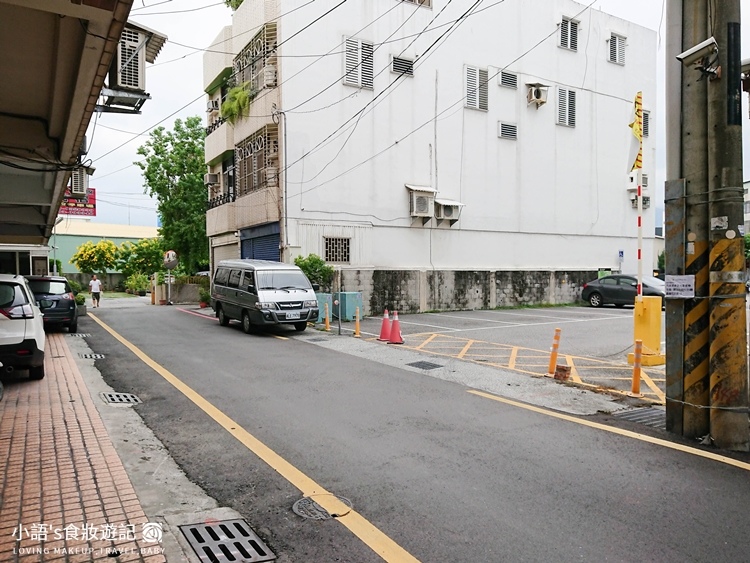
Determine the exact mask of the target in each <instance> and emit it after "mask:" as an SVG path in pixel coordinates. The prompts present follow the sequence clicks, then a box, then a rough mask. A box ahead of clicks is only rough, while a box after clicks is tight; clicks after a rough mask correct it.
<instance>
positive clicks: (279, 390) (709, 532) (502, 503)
mask: <svg viewBox="0 0 750 563" xmlns="http://www.w3.org/2000/svg"><path fill="white" fill-rule="evenodd" d="M607 312H609V311H607ZM91 313H92V316H95V317H96V318H97V319H98V320H99V321H101V322H96V320H94V318H92V317H88V318H82V319H81V322H80V331H81V332H86V333H90V335H91V336H90V337H89V338H87V341H88V343H89V346H90V347H91V349H92V350H93V351H94V352H96V353H100V354H103V355H104V356H105V358H104V359H102V360H97V361H96V367H97V368H98V369H99V370H100V371H101V372H102V374H103V376H104V378H105V380H106V381H107V383H109V385H111V386H112V387H113V388H114V389H115V390H116V391H118V392H123V393H135V394H136V395H138V396H139V397H140V398H141V399H142V401H143V403H142V404H141V405H138V406H136V407H135V408H136V410H137V412H138V413H139V414H140V416H141V417H142V418H143V420H144V421H145V423H146V424H147V425H148V426H149V427H150V428H151V429H152V430H153V431H154V433H155V434H156V435H157V436H158V438H159V439H161V441H162V442H163V443H164V444H165V446H166V447H167V448H168V450H169V452H170V453H171V455H172V456H173V457H174V459H175V460H176V461H177V463H178V464H179V465H180V467H181V468H182V469H183V470H184V472H185V473H186V475H187V476H188V477H189V478H190V479H191V480H192V481H193V482H195V483H197V484H198V485H200V486H201V487H202V488H203V489H204V490H205V491H206V492H207V493H208V494H210V495H211V496H213V497H214V498H216V499H217V501H218V502H219V503H220V504H221V505H224V506H230V507H232V508H234V509H236V510H237V511H239V512H240V513H241V514H242V515H243V517H244V518H245V519H246V520H247V521H248V522H249V524H250V526H251V527H252V528H253V529H254V530H255V531H256V532H258V533H259V534H260V535H261V537H262V538H263V539H264V541H266V543H267V544H268V546H269V547H270V548H271V549H272V550H273V551H274V552H275V553H276V555H277V556H278V557H279V561H312V562H318V561H320V562H328V561H346V562H356V563H359V562H368V561H382V560H383V559H385V560H389V561H413V560H417V561H424V562H428V561H429V562H440V563H442V562H447V561H456V562H469V561H471V562H488V563H490V562H502V561H639V562H641V561H663V562H669V561H675V562H680V563H682V562H684V561H711V562H717V561H732V562H736V561H744V560H747V557H748V555H747V554H748V553H750V535H748V533H747V525H746V522H747V517H746V512H747V506H749V505H750V487H748V475H749V473H748V471H750V457H748V456H746V455H734V456H731V457H729V456H727V457H721V456H723V455H726V452H718V451H715V450H714V451H713V452H712V453H715V454H718V455H717V457H716V458H715V459H711V458H709V457H706V456H705V455H700V454H702V453H704V452H705V450H698V449H696V448H695V447H694V446H692V445H691V444H686V443H683V442H679V441H675V440H673V439H672V438H671V437H670V436H669V435H666V434H663V433H660V432H656V431H653V430H651V429H640V428H635V427H634V426H632V427H629V428H626V427H624V426H622V425H620V426H619V427H618V426H617V425H616V424H614V425H613V424H612V423H613V422H614V421H613V420H611V419H610V418H607V417H604V416H601V415H600V416H598V417H596V416H594V417H578V416H567V415H561V414H560V413H559V412H558V411H553V410H549V409H544V408H535V409H530V408H528V407H527V405H526V403H524V402H517V401H502V400H497V399H496V398H497V397H498V394H494V393H493V394H488V393H484V392H482V393H475V392H472V391H473V389H472V388H471V387H470V386H468V385H466V384H462V383H461V368H460V367H457V368H455V369H454V371H455V372H456V373H455V374H453V376H452V377H453V379H454V380H453V381H446V380H445V379H441V378H438V377H431V376H430V374H429V372H428V371H423V372H419V371H415V370H413V369H408V370H407V369H401V368H398V367H394V365H392V363H388V362H385V361H379V357H380V356H382V357H383V358H385V355H386V354H388V353H390V349H389V348H388V346H387V345H384V344H377V343H374V342H373V343H370V342H361V341H360V342H359V346H360V348H357V350H360V349H364V348H367V347H377V346H381V348H372V350H374V352H373V353H372V354H366V355H365V354H361V353H357V352H356V351H354V350H353V351H352V352H347V353H343V352H341V351H337V350H333V349H331V348H329V347H326V346H324V345H320V344H318V342H316V341H317V340H320V339H323V340H325V339H331V338H349V337H343V336H342V337H338V336H333V335H320V333H317V332H315V331H313V330H312V329H308V331H307V332H305V333H302V334H297V333H295V332H294V331H293V330H291V331H290V330H278V331H273V332H270V333H269V332H262V333H259V334H253V335H246V334H244V333H243V332H242V331H241V329H240V327H239V325H236V324H233V325H232V326H230V327H220V326H219V325H218V323H217V322H216V321H215V320H214V319H212V318H210V317H208V318H207V317H204V316H200V315H196V314H191V313H189V312H186V311H184V310H182V309H181V308H180V307H150V306H141V307H138V306H136V307H132V306H130V307H125V306H122V307H120V306H118V304H117V303H116V302H115V301H109V302H106V301H105V302H104V306H103V307H102V308H100V309H97V310H96V311H92V312H91ZM612 313H614V314H619V313H620V311H612ZM407 321H408V319H407ZM107 329H109V330H107ZM508 330H509V329H508ZM350 340H352V339H350ZM128 346H129V347H128ZM426 359H429V358H426ZM147 362H150V363H147ZM537 384H539V385H551V386H555V385H557V384H556V383H555V382H553V381H546V380H545V381H541V382H537ZM178 387H180V389H178ZM579 392H580V391H579ZM600 423H603V424H600ZM632 430H636V431H637V433H636V432H632ZM669 444H672V447H668V445H669ZM696 454H698V455H696ZM737 460H739V461H737ZM733 463H734V465H733ZM315 487H319V488H321V490H324V491H326V492H330V493H333V494H335V495H338V496H340V497H344V498H346V499H349V500H350V501H351V503H352V505H353V509H354V511H355V512H356V515H357V518H359V520H357V521H356V522H355V523H353V524H352V523H350V521H351V518H349V517H345V518H341V519H337V518H333V519H330V520H324V521H318V520H310V519H304V518H301V517H300V516H298V515H296V514H295V513H294V512H293V511H292V505H293V504H294V502H295V501H297V500H299V499H300V498H301V497H302V495H303V494H304V493H305V491H307V492H310V490H311V489H315ZM381 548H382V550H383V551H381V553H386V554H388V555H382V556H381V555H378V553H377V552H378V551H379V550H380V549H381Z"/></svg>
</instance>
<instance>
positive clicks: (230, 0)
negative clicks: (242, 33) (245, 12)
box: [224, 0, 242, 10]
mask: <svg viewBox="0 0 750 563" xmlns="http://www.w3.org/2000/svg"><path fill="white" fill-rule="evenodd" d="M224 4H226V5H227V7H228V8H232V10H236V9H237V8H239V7H240V6H241V5H242V0H224Z"/></svg>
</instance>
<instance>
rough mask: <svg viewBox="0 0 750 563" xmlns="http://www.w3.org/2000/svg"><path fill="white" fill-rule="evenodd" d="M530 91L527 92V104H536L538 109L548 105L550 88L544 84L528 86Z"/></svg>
mask: <svg viewBox="0 0 750 563" xmlns="http://www.w3.org/2000/svg"><path fill="white" fill-rule="evenodd" d="M526 86H528V90H527V92H526V104H527V105H531V104H536V107H537V109H539V106H541V105H543V104H546V103H547V89H548V86H546V85H544V84H527V85H526Z"/></svg>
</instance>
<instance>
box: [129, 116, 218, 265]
mask: <svg viewBox="0 0 750 563" xmlns="http://www.w3.org/2000/svg"><path fill="white" fill-rule="evenodd" d="M204 138H205V131H204V129H203V124H202V121H201V118H200V117H197V116H194V117H188V118H187V119H186V120H185V121H184V122H183V121H182V120H180V119H176V120H175V122H174V130H173V131H166V130H165V129H164V127H157V128H156V129H154V130H153V131H152V132H151V134H150V139H149V140H148V141H146V144H145V145H143V146H141V147H140V148H139V149H138V154H139V155H141V156H144V157H146V158H145V160H144V161H141V162H135V164H136V165H137V166H138V167H139V168H140V169H141V170H142V172H143V178H144V180H145V182H146V189H145V192H146V193H148V194H149V195H150V196H152V197H156V199H157V202H158V204H157V210H158V213H159V216H160V217H161V222H162V227H161V229H160V230H159V234H160V235H161V237H162V239H163V241H164V247H165V248H167V249H168V250H174V251H175V252H176V253H177V256H178V258H179V260H180V265H181V266H182V269H184V270H185V271H187V272H195V271H197V270H199V269H201V268H200V267H201V266H205V265H206V264H208V237H206V201H207V200H208V192H207V188H206V186H205V185H204V184H203V174H204V173H205V171H206V163H205V159H204V151H203V139H204Z"/></svg>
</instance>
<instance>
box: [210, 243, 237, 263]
mask: <svg viewBox="0 0 750 563" xmlns="http://www.w3.org/2000/svg"><path fill="white" fill-rule="evenodd" d="M212 250H213V253H214V256H213V258H214V259H213V262H212V263H213V264H214V265H216V264H218V263H219V261H221V260H233V259H234V260H236V259H237V258H239V252H238V251H239V248H238V247H237V244H227V245H224V246H214V247H213V249H212Z"/></svg>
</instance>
